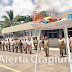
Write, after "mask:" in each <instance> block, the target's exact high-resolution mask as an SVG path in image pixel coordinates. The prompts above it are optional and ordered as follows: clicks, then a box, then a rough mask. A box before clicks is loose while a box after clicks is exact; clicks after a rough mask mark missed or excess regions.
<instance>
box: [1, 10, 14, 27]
mask: <svg viewBox="0 0 72 72" xmlns="http://www.w3.org/2000/svg"><path fill="white" fill-rule="evenodd" d="M6 14H7V15H4V16H2V18H4V19H5V22H7V24H9V25H8V26H10V25H12V26H13V25H14V14H13V11H12V10H10V11H6Z"/></svg>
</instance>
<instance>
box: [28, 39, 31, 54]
mask: <svg viewBox="0 0 72 72" xmlns="http://www.w3.org/2000/svg"><path fill="white" fill-rule="evenodd" d="M27 48H28V51H29V52H30V54H31V53H32V42H31V39H28V41H27Z"/></svg>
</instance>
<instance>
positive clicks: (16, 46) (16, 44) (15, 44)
mask: <svg viewBox="0 0 72 72" xmlns="http://www.w3.org/2000/svg"><path fill="white" fill-rule="evenodd" d="M14 46H15V49H16V52H18V41H17V40H15V43H14Z"/></svg>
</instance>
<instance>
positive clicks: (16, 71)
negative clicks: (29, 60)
mask: <svg viewBox="0 0 72 72" xmlns="http://www.w3.org/2000/svg"><path fill="white" fill-rule="evenodd" d="M0 67H3V68H6V69H9V70H11V71H14V72H21V71H18V70H15V69H12V68H10V67H7V66H4V65H0Z"/></svg>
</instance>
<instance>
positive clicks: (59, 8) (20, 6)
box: [0, 0, 72, 20]
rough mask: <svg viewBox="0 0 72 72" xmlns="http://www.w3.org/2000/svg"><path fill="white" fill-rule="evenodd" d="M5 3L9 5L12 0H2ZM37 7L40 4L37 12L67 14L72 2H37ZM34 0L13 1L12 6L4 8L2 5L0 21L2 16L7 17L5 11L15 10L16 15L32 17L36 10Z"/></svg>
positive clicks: (46, 0)
mask: <svg viewBox="0 0 72 72" xmlns="http://www.w3.org/2000/svg"><path fill="white" fill-rule="evenodd" d="M2 1H3V3H5V4H8V3H9V2H10V0H2ZM35 1H36V2H37V4H36V5H38V4H39V6H38V8H37V11H42V10H47V11H50V12H53V9H55V10H56V12H65V11H68V10H71V9H72V0H35ZM36 5H34V4H33V3H32V0H13V3H12V6H3V5H2V4H0V20H1V16H2V15H5V11H8V10H10V9H13V11H14V15H15V16H16V15H18V14H19V15H31V14H32V13H33V11H34V9H35V8H36Z"/></svg>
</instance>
